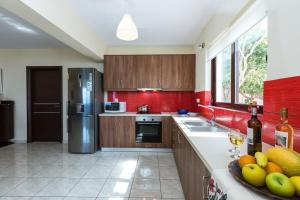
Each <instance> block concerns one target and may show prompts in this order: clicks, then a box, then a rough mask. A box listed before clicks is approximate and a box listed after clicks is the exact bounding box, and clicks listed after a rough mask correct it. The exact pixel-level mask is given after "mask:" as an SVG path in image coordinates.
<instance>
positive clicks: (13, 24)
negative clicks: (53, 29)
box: [0, 8, 66, 49]
mask: <svg viewBox="0 0 300 200" xmlns="http://www.w3.org/2000/svg"><path fill="white" fill-rule="evenodd" d="M63 47H66V45H64V44H63V43H61V42H59V41H58V40H56V39H54V38H53V37H51V36H49V35H48V34H46V33H45V32H43V31H41V30H40V29H38V28H36V27H34V26H32V25H31V24H30V23H28V22H26V21H25V20H23V19H21V18H20V17H18V16H16V15H14V14H12V13H10V12H9V11H7V10H5V9H3V8H0V49H25V48H63Z"/></svg>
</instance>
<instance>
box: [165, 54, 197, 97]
mask: <svg viewBox="0 0 300 200" xmlns="http://www.w3.org/2000/svg"><path fill="white" fill-rule="evenodd" d="M162 88H163V90H173V91H176V90H177V91H193V90H194V88H195V55H166V56H162Z"/></svg>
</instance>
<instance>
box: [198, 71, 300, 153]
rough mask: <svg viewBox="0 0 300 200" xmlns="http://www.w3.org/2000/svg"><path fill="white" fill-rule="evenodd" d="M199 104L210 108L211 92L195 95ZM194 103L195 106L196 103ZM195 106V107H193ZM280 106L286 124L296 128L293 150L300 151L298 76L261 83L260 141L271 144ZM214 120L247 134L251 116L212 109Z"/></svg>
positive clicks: (202, 109) (207, 111) (205, 113)
mask: <svg viewBox="0 0 300 200" xmlns="http://www.w3.org/2000/svg"><path fill="white" fill-rule="evenodd" d="M195 97H196V98H199V99H200V101H201V104H204V105H209V102H210V98H211V95H210V91H201V92H197V93H196V94H195ZM195 104H196V105H197V103H196V101H195ZM196 107H197V106H196ZM281 107H287V108H288V109H289V122H290V124H291V125H292V126H293V127H294V129H295V136H294V149H295V150H296V151H298V152H300V76H297V77H291V78H284V79H277V80H270V81H265V83H264V114H263V115H259V118H260V120H261V121H262V123H263V136H262V137H263V141H264V142H266V143H269V144H271V145H273V144H274V130H275V126H276V124H277V123H278V122H279V120H280V116H279V111H280V108H281ZM196 110H197V112H200V113H201V114H202V115H204V116H206V117H208V118H210V117H211V111H209V110H207V109H205V108H199V107H197V109H196ZM215 115H216V121H217V122H218V123H220V124H223V125H225V126H229V127H232V128H237V129H239V130H241V132H242V133H246V127H247V121H248V119H249V118H250V113H247V112H242V111H236V110H231V109H225V108H215Z"/></svg>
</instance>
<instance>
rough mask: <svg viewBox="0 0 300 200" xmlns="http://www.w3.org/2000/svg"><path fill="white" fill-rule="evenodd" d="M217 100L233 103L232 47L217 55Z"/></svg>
mask: <svg viewBox="0 0 300 200" xmlns="http://www.w3.org/2000/svg"><path fill="white" fill-rule="evenodd" d="M216 62H217V64H216V95H217V96H216V100H217V101H218V102H228V103H230V102H231V100H230V99H231V47H230V46H229V47H227V48H226V49H225V50H223V51H222V52H221V53H219V54H218V55H217V60H216Z"/></svg>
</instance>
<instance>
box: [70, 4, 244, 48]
mask: <svg viewBox="0 0 300 200" xmlns="http://www.w3.org/2000/svg"><path fill="white" fill-rule="evenodd" d="M247 2H248V0H69V3H70V4H71V5H73V7H74V9H75V10H76V11H78V12H79V14H80V15H81V16H83V17H84V18H85V20H86V22H87V23H89V24H90V25H91V26H92V28H93V29H94V30H95V31H96V32H97V33H98V34H99V35H100V36H101V37H103V38H104V40H105V41H106V42H107V44H108V45H112V46H114V45H192V44H195V42H196V41H197V39H198V38H199V34H200V32H201V30H202V29H203V27H204V26H205V25H206V24H207V22H208V21H209V20H210V18H211V17H212V16H213V15H214V14H217V13H222V12H238V11H239V10H240V9H241V8H242V7H243V6H244V5H245V4H246V3H247ZM127 11H129V13H130V14H131V15H132V17H133V20H134V21H135V23H136V25H137V27H138V30H139V39H138V40H136V41H133V42H124V41H121V40H119V39H117V38H116V36H115V31H116V28H117V26H118V24H119V22H120V20H121V18H122V16H123V15H124V13H126V12H127Z"/></svg>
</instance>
